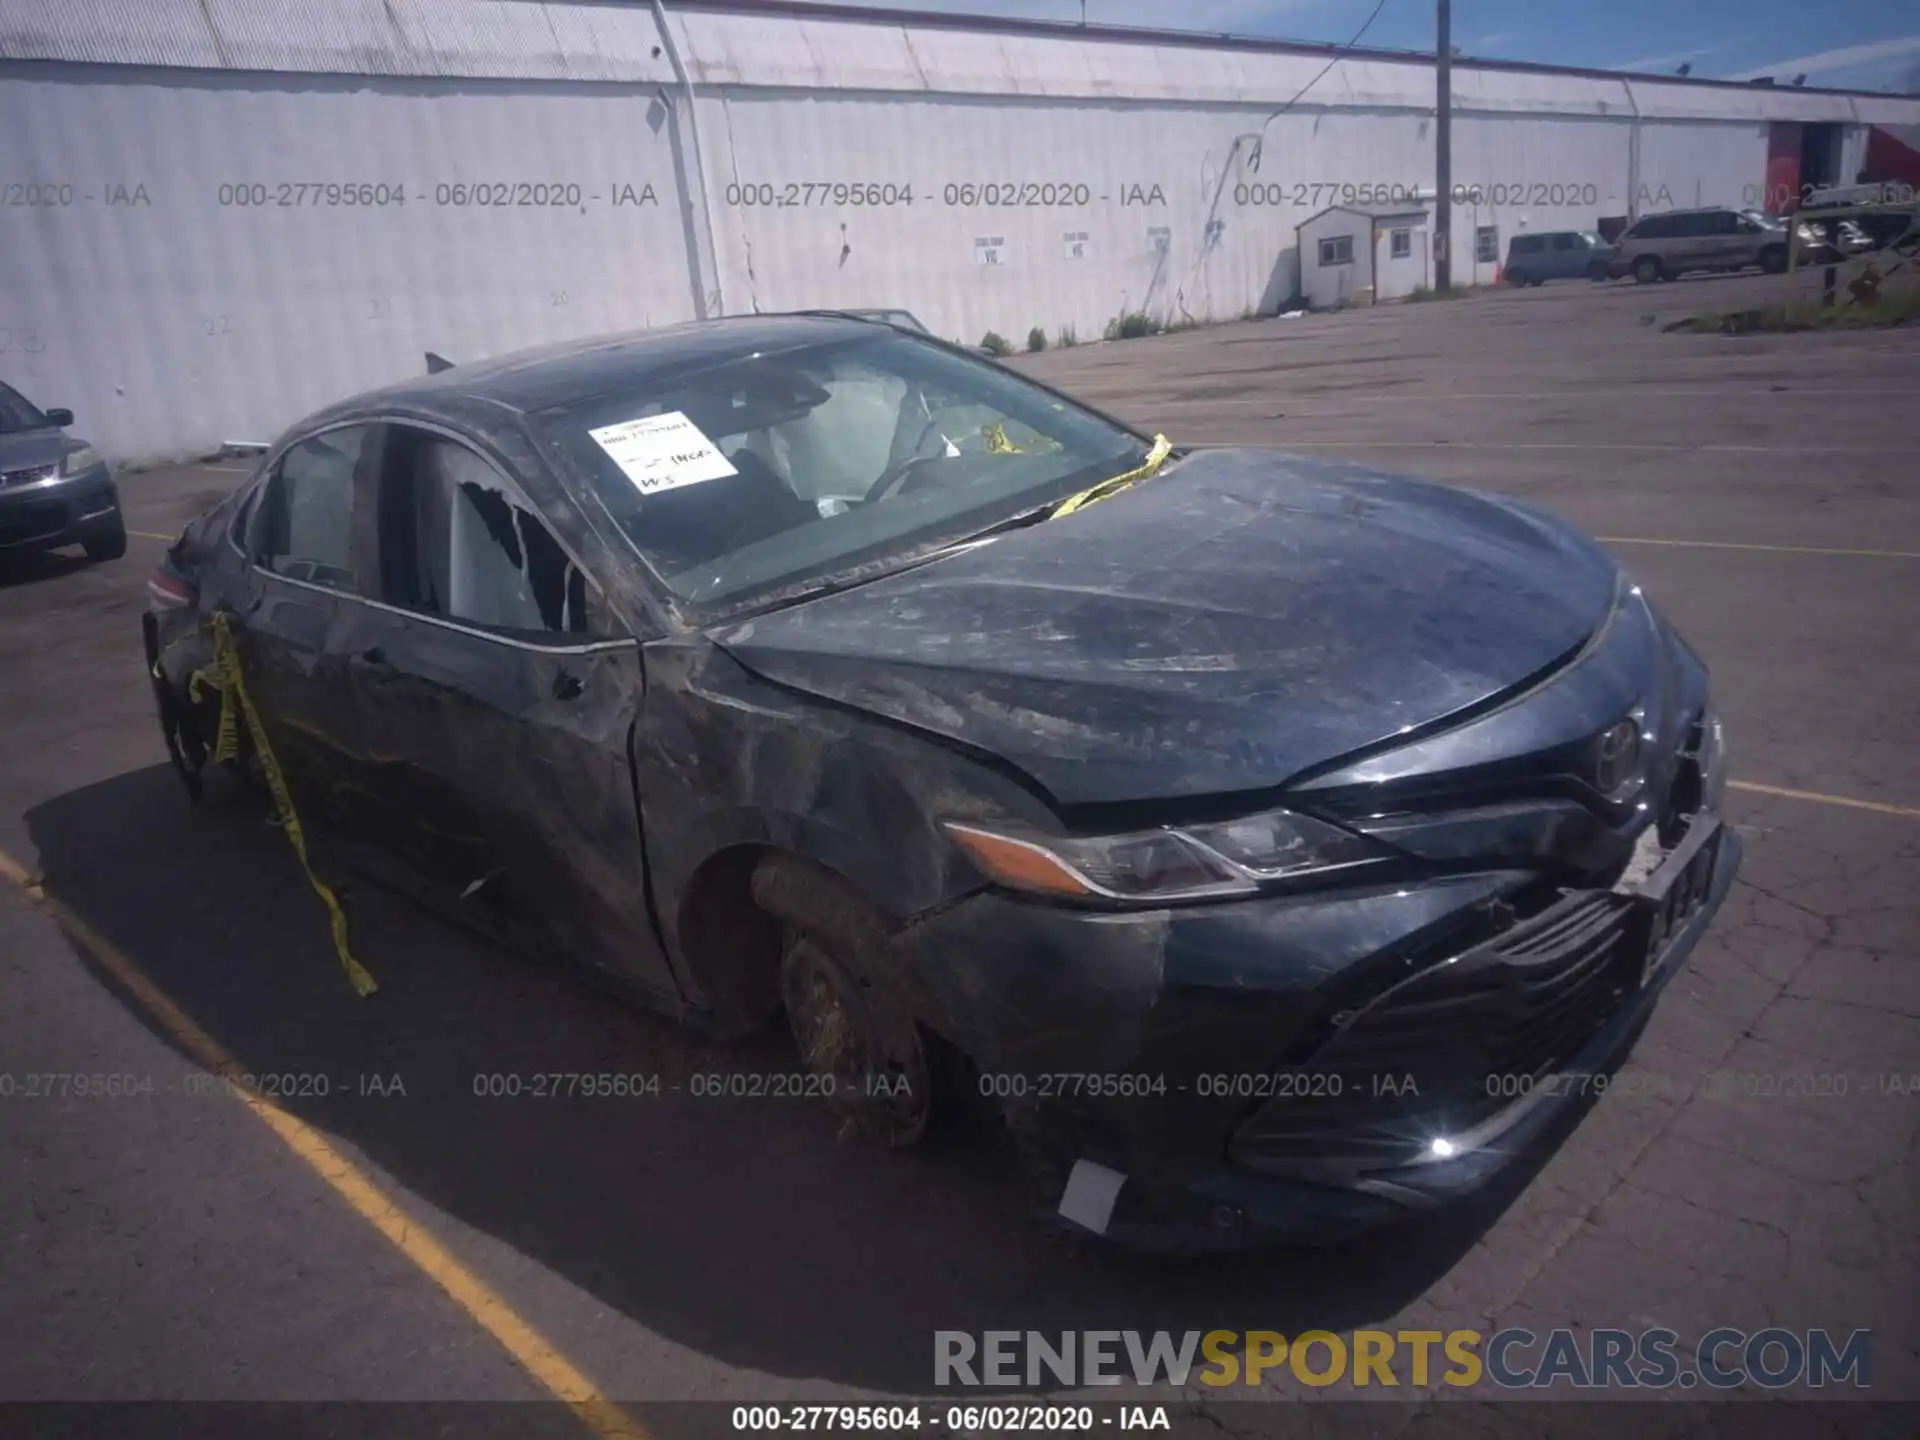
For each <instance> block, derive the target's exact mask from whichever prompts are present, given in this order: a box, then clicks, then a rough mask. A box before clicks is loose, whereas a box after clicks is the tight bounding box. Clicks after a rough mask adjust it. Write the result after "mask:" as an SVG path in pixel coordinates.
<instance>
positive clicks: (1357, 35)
mask: <svg viewBox="0 0 1920 1440" xmlns="http://www.w3.org/2000/svg"><path fill="white" fill-rule="evenodd" d="M1386 8H1387V0H1379V3H1378V4H1377V5H1375V6H1374V7H1373V13H1372V14H1371V15H1369V16H1367V18H1366V19H1365V20H1364V21H1362V22H1361V25H1360V28H1359V29H1358V30H1356V31H1354V32H1353V38H1352V39H1351V40H1349V41H1347V43H1346V44H1344V45H1342V46H1340V47H1339V48H1338V49H1336V50H1335V51H1334V52H1333V58H1332V59H1330V60H1328V61H1327V63H1326V64H1325V65H1322V66H1321V67H1320V73H1319V74H1318V75H1315V76H1314V77H1313V78H1312V79H1311V80H1309V81H1307V83H1306V84H1304V85H1302V86H1301V87H1300V93H1299V94H1298V95H1295V96H1294V97H1293V99H1291V100H1289V101H1287V103H1286V104H1284V105H1282V106H1281V107H1280V108H1279V109H1278V110H1276V111H1274V112H1273V113H1272V114H1271V115H1269V116H1267V118H1266V119H1264V120H1262V121H1261V122H1260V130H1259V133H1258V134H1257V135H1255V136H1254V140H1253V152H1252V153H1251V154H1250V155H1248V156H1247V168H1248V169H1250V170H1252V171H1253V172H1254V173H1256V174H1258V173H1259V170H1260V151H1261V148H1262V147H1263V146H1264V145H1265V144H1266V136H1267V126H1269V125H1271V124H1272V123H1273V122H1274V121H1276V120H1278V119H1279V118H1280V117H1281V116H1282V115H1284V114H1286V113H1287V111H1289V110H1291V109H1292V108H1293V107H1294V106H1295V105H1297V104H1299V103H1300V99H1301V96H1304V95H1305V94H1306V93H1307V92H1308V91H1309V90H1311V89H1313V87H1314V86H1316V85H1318V84H1319V83H1320V82H1321V81H1322V80H1324V79H1326V77H1327V72H1328V71H1329V70H1331V69H1333V67H1334V66H1336V65H1338V64H1339V63H1340V62H1341V61H1342V60H1344V59H1346V57H1347V54H1348V52H1349V51H1351V50H1352V49H1353V48H1354V47H1355V46H1356V45H1358V44H1359V43H1360V40H1361V37H1362V36H1364V35H1365V34H1366V33H1367V31H1368V30H1370V29H1372V28H1373V22H1374V21H1376V20H1378V19H1379V18H1380V12H1381V11H1382V10H1384V9H1386Z"/></svg>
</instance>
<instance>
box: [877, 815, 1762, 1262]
mask: <svg viewBox="0 0 1920 1440" xmlns="http://www.w3.org/2000/svg"><path fill="white" fill-rule="evenodd" d="M1741 848H1742V847H1741V844H1740V840H1739V837H1738V836H1737V835H1736V834H1735V833H1734V832H1733V831H1732V830H1731V829H1729V828H1728V827H1726V826H1725V825H1723V824H1722V823H1721V822H1720V821H1719V820H1718V819H1717V818H1715V817H1712V816H1703V817H1700V818H1698V819H1696V820H1695V821H1694V822H1693V824H1692V826H1691V827H1690V828H1689V830H1688V832H1687V834H1686V836H1685V837H1684V838H1683V839H1682V840H1681V841H1680V842H1679V843H1678V844H1677V845H1676V846H1675V847H1674V849H1673V850H1671V851H1670V852H1667V853H1666V854H1665V856H1664V857H1663V858H1662V859H1661V861H1660V863H1659V866H1658V868H1657V869H1655V870H1654V871H1653V872H1652V873H1651V874H1650V875H1649V876H1647V877H1646V878H1645V879H1644V880H1643V881H1640V882H1639V883H1637V884H1633V885H1627V884H1624V883H1623V884H1622V885H1620V886H1618V887H1616V888H1615V889H1614V890H1576V891H1567V890H1559V889H1545V888H1543V886H1542V883H1541V881H1540V878H1539V877H1538V876H1537V875H1534V874H1529V873H1524V872H1518V871H1496V872H1487V873H1473V874H1456V875H1449V876H1445V877H1440V878H1436V879H1432V880H1430V881H1427V882H1424V883H1415V884H1411V885H1404V886H1398V887H1376V888H1371V889H1366V890H1352V891H1333V892H1322V893H1316V894H1310V895H1292V896H1266V897H1262V898H1260V899H1257V900H1248V901H1241V902H1236V903H1232V904H1224V905H1214V906H1196V907H1191V908H1183V909H1177V910H1174V909H1163V910H1158V911H1153V912H1150V913H1137V912H1136V913H1094V912H1088V911H1076V910H1067V909H1062V908H1057V907H1049V906H1044V905H1037V904H1033V903H1029V902H1026V901H1021V900H1017V899H1014V898H1011V897H1008V896H1005V895H1000V894H982V895H977V896H975V897H973V898H971V899H969V900H967V901H965V902H963V903H961V904H960V905H957V906H954V907H952V908H951V909H948V910H946V911H944V912H942V913H940V914H939V915H937V916H934V917H931V918H929V919H927V920H924V921H922V922H920V923H919V924H917V925H915V926H912V927H910V928H909V929H908V931H907V932H906V933H905V934H904V935H902V936H901V937H900V939H899V943H900V945H901V947H902V949H903V951H904V953H905V954H906V955H907V956H908V957H909V959H910V961H911V963H913V964H914V965H915V966H916V968H917V969H918V970H919V971H920V973H921V974H922V976H923V977H924V978H925V981H926V983H927V984H928V986H929V988H930V989H932V990H933V991H934V992H935V993H936V994H937V995H938V996H939V999H940V1003H941V1005H942V1007H943V1010H944V1012H945V1017H944V1018H945V1022H946V1027H947V1028H948V1029H949V1031H950V1038H952V1039H953V1040H954V1041H955V1042H956V1043H957V1044H959V1045H960V1047H961V1048H962V1049H963V1050H965V1051H967V1053H968V1054H969V1055H970V1056H971V1057H972V1058H973V1060H974V1062H975V1064H976V1065H977V1067H978V1069H979V1072H980V1075H979V1086H980V1089H981V1092H982V1094H983V1095H986V1096H989V1097H991V1098H992V1099H993V1100H994V1101H995V1102H996V1103H997V1104H998V1105H999V1106H1000V1108H1001V1109H1002V1111H1003V1112H1004V1113H1005V1115H1006V1117H1007V1120H1008V1123H1009V1129H1010V1130H1011V1131H1012V1133H1013V1135H1014V1137H1015V1139H1016V1142H1017V1143H1018V1144H1019V1145H1020V1148H1021V1150H1022V1152H1023V1154H1024V1156H1025V1158H1026V1160H1027V1162H1028V1165H1029V1167H1030V1169H1031V1170H1032V1171H1033V1172H1034V1175H1035V1178H1036V1179H1037V1180H1038V1181H1039V1182H1040V1184H1041V1186H1042V1191H1043V1196H1044V1200H1045V1209H1046V1212H1047V1213H1048V1214H1049V1215H1051V1216H1053V1217H1055V1218H1056V1219H1061V1218H1062V1217H1064V1220H1063V1223H1067V1224H1069V1225H1070V1226H1071V1227H1072V1228H1077V1229H1080V1230H1091V1231H1093V1232H1095V1233H1098V1234H1101V1235H1104V1236H1105V1237H1106V1238H1108V1239H1109V1240H1112V1241H1115V1242H1117V1243H1120V1244H1122V1245H1126V1246H1129V1247H1132V1248H1139V1249H1149V1250H1165V1251H1179V1252H1190V1251H1197V1250H1208V1249H1239V1248H1245V1247H1248V1246H1251V1245H1256V1244H1261V1243H1326V1242H1329V1241H1332V1240H1336V1239H1339V1238H1341V1237H1343V1236H1346V1235H1350V1234H1353V1233H1355V1232H1358V1231H1363V1230H1367V1229H1371V1228H1374V1227H1377V1226H1380V1225H1385V1224H1389V1223H1392V1222H1394V1221H1396V1220H1399V1219H1403V1218H1405V1217H1407V1216H1409V1215H1412V1214H1414V1213H1417V1212H1419V1211H1422V1210H1426V1209H1430V1208H1432V1207H1434V1206H1437V1205H1440V1204H1443V1203H1445V1202H1448V1201H1451V1200H1454V1199H1456V1198H1459V1197H1462V1196H1464V1195H1467V1194H1469V1193H1471V1192H1473V1191H1475V1190H1478V1189H1479V1188H1481V1187H1482V1186H1484V1185H1485V1184H1486V1183H1487V1182H1488V1181H1489V1180H1491V1179H1492V1177H1493V1176H1494V1175H1495V1174H1496V1172H1498V1171H1499V1170H1500V1169H1502V1168H1503V1167H1504V1166H1506V1165H1507V1164H1508V1163H1510V1162H1511V1161H1512V1160H1513V1159H1514V1158H1515V1157H1516V1156H1517V1155H1519V1154H1521V1153H1522V1152H1523V1151H1525V1150H1526V1149H1528V1148H1529V1146H1531V1145H1532V1144H1534V1143H1535V1142H1537V1141H1538V1140H1540V1139H1541V1138H1542V1137H1543V1135H1544V1134H1545V1133H1546V1132H1548V1131H1550V1130H1551V1129H1552V1128H1553V1127H1554V1126H1555V1124H1556V1123H1557V1122H1560V1121H1562V1120H1564V1119H1565V1118H1567V1117H1568V1116H1569V1114H1570V1113H1572V1112H1574V1111H1575V1110H1576V1109H1577V1107H1579V1106H1580V1105H1581V1104H1582V1103H1583V1101H1584V1099H1585V1098H1586V1097H1589V1096H1591V1095H1594V1094H1596V1093H1598V1092H1599V1091H1600V1090H1601V1089H1604V1086H1605V1082H1604V1080H1598V1081H1595V1080H1592V1079H1589V1080H1587V1081H1586V1082H1585V1083H1576V1082H1577V1077H1596V1076H1605V1075H1607V1074H1608V1073H1609V1072H1610V1071H1611V1070H1612V1069H1614V1068H1615V1067H1616V1066H1618V1065H1619V1064H1620V1063H1621V1061H1622V1060H1623V1059H1624V1058H1625V1056H1626V1054H1627V1052H1628V1051H1629V1050H1630V1049H1631V1047H1632V1044H1633V1041H1634V1038H1635V1037H1636V1035H1637V1034H1638V1031H1639V1028H1640V1026H1641V1024H1642V1023H1643V1022H1644V1021H1645V1019H1646V1017H1647V1015H1648V1014H1649V1013H1650V1012H1651V1010H1652V1008H1653V1006H1654V1004H1655V1003H1656V1001H1657V999H1658V997H1659V994H1660V992H1661V991H1662V990H1663V989H1664V988H1665V986H1666V985H1667V984H1668V983H1669V982H1670V981H1671V980H1672V978H1673V976H1674V974H1675V973H1676V971H1677V970H1678V968H1679V967H1680V966H1681V965H1682V964H1683V963H1684V962H1685V960H1686V958H1687V956H1688V954H1689V953H1690V952H1691V951H1692V949H1693V948H1694V946H1695V945H1696V944H1697V943H1698V942H1699V939H1700V937H1701V935H1702V934H1704V933H1705V931H1706V929H1707V927H1708V926H1709V925H1710V924H1711V923H1712V920H1713V917H1714V915H1715V913H1716V912H1717V911H1718V909H1719V907H1720V905H1721V903H1722V902H1723V900H1724V899H1725V896H1726V894H1727V891H1728V890H1729V888H1730V887H1731V886H1732V883H1733V878H1734V875H1735V874H1736V872H1737V871H1738V869H1739V865H1740V860H1741ZM1650 956H1651V957H1653V959H1652V960H1651V962H1650V959H1649V957H1650Z"/></svg>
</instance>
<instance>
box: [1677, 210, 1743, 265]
mask: <svg viewBox="0 0 1920 1440" xmlns="http://www.w3.org/2000/svg"><path fill="white" fill-rule="evenodd" d="M1674 219H1675V221H1676V222H1677V224H1678V228H1679V238H1678V239H1676V240H1675V241H1673V242H1672V244H1673V253H1674V254H1675V256H1676V257H1678V260H1679V262H1680V264H1679V265H1677V266H1676V267H1675V268H1681V269H1687V270H1713V269H1717V268H1719V267H1721V266H1723V265H1726V264H1727V263H1728V260H1727V255H1728V244H1729V242H1730V241H1731V239H1732V236H1731V235H1730V234H1726V233H1723V232H1722V230H1721V228H1720V215H1719V213H1718V212H1717V211H1713V210H1694V211H1689V212H1687V213H1686V214H1684V215H1677V216H1675V217H1674Z"/></svg>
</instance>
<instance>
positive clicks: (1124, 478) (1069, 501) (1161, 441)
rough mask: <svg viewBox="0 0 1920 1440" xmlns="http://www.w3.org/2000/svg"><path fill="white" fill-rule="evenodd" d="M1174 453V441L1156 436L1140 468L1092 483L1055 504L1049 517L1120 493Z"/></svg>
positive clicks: (1158, 466) (1151, 472)
mask: <svg viewBox="0 0 1920 1440" xmlns="http://www.w3.org/2000/svg"><path fill="white" fill-rule="evenodd" d="M1172 453H1173V442H1172V441H1171V440H1169V439H1167V437H1166V436H1164V435H1156V436H1154V437H1153V449H1151V450H1149V451H1148V452H1147V459H1146V463H1145V464H1143V465H1142V466H1140V468H1139V469H1137V470H1129V471H1127V473H1126V474H1124V475H1115V476H1112V477H1111V478H1109V479H1106V480H1102V481H1101V482H1100V483H1099V484H1098V485H1090V486H1088V487H1087V488H1086V489H1085V490H1082V491H1081V492H1080V493H1079V494H1078V495H1069V496H1068V497H1067V498H1066V499H1064V500H1062V501H1061V502H1060V503H1059V504H1058V505H1056V506H1054V509H1053V514H1051V515H1050V516H1048V517H1047V518H1048V519H1050V520H1058V519H1059V518H1060V517H1061V516H1062V515H1071V514H1073V512H1074V511H1076V510H1079V509H1083V508H1084V507H1086V506H1088V505H1091V504H1093V502H1094V501H1096V500H1104V499H1106V498H1107V497H1108V496H1109V495H1117V494H1119V493H1120V492H1121V491H1122V490H1124V489H1126V488H1127V487H1128V486H1129V485H1134V484H1137V483H1138V482H1140V481H1142V480H1145V479H1146V478H1147V477H1148V476H1150V475H1152V474H1153V472H1154V471H1156V470H1158V469H1159V468H1160V467H1161V466H1162V465H1164V464H1166V462H1167V456H1169V455H1171V454H1172Z"/></svg>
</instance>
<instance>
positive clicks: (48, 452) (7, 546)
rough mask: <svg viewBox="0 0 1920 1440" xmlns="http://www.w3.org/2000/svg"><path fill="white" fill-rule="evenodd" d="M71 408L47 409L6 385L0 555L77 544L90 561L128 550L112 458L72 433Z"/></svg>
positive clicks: (1, 423) (0, 444)
mask: <svg viewBox="0 0 1920 1440" xmlns="http://www.w3.org/2000/svg"><path fill="white" fill-rule="evenodd" d="M71 424H73V412H72V411H71V410H42V409H40V408H39V407H38V406H37V405H35V404H33V403H32V402H31V401H29V400H28V399H27V398H26V396H24V395H22V394H21V393H20V392H19V391H18V390H15V389H13V388H12V387H11V386H8V385H5V384H0V554H6V553H8V552H18V551H26V550H56V549H59V548H60V547H61V546H63V545H78V546H80V547H81V548H82V549H84V550H85V551H86V552H87V558H88V559H89V560H118V559H119V558H120V557H121V556H122V555H124V554H126V553H127V527H126V522H125V521H124V520H123V519H122V518H121V516H120V491H119V490H118V489H117V488H116V487H115V485H114V483H113V476H112V475H111V474H110V473H109V472H108V470H107V463H106V461H104V460H102V459H101V458H100V455H99V453H98V452H97V451H95V450H94V448H93V447H92V446H91V445H89V444H87V442H86V441H84V440H78V439H75V438H74V437H73V436H71V435H69V434H67V433H66V427H67V426H69V425H71Z"/></svg>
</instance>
